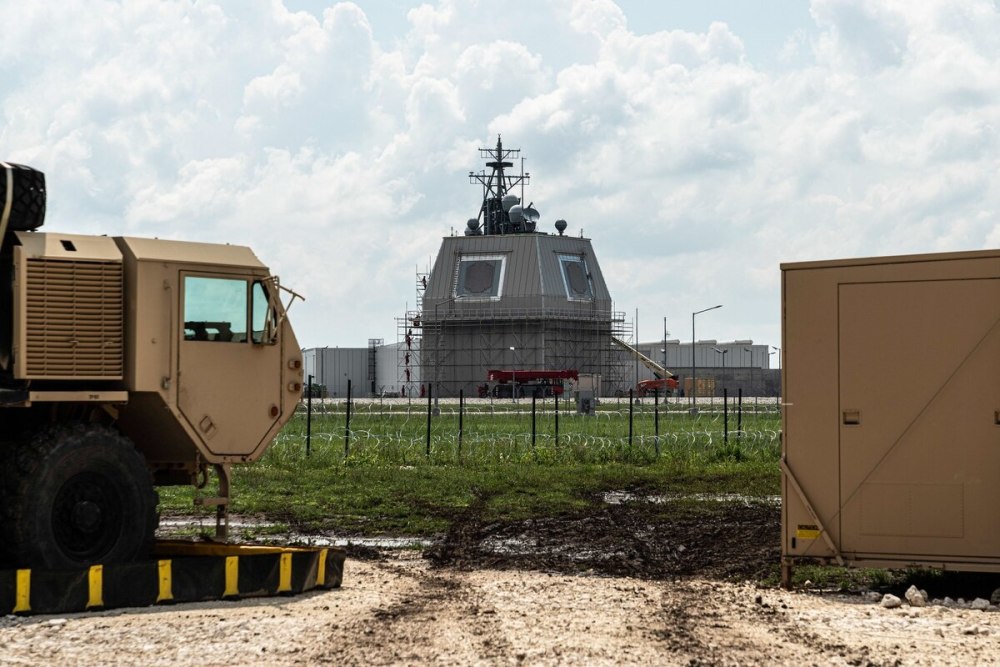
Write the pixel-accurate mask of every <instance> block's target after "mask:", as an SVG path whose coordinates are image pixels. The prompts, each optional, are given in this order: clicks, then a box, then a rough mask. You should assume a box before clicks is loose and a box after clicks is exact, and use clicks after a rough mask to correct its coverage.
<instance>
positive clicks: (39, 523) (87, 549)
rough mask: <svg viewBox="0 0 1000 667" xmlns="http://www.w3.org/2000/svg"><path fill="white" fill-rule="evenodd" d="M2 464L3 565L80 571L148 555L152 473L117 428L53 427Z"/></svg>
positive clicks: (153, 518) (153, 513)
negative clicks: (91, 566)
mask: <svg viewBox="0 0 1000 667" xmlns="http://www.w3.org/2000/svg"><path fill="white" fill-rule="evenodd" d="M3 463H4V465H3V468H2V470H0V476H2V482H3V483H2V484H0V522H2V523H0V537H2V539H3V542H2V543H0V550H2V551H3V552H4V554H3V556H4V558H3V560H5V561H9V562H11V563H13V564H15V565H19V566H27V567H47V568H52V569H75V568H80V567H86V566H88V565H93V564H95V563H123V562H128V561H133V560H137V559H141V558H144V557H146V556H147V555H148V554H149V552H150V550H151V548H152V544H153V538H154V533H155V531H156V526H157V523H158V515H157V507H156V506H157V502H158V498H157V495H156V491H155V490H154V489H153V481H152V476H151V475H150V473H149V470H148V469H147V468H146V464H145V462H144V461H143V458H142V456H141V455H140V454H139V453H138V452H137V451H136V450H135V447H134V446H133V445H132V443H131V442H130V441H129V440H128V439H127V438H125V437H123V436H122V435H121V434H119V433H118V432H117V431H116V430H114V429H113V428H110V427H107V426H101V425H96V424H72V425H65V424H63V425H58V426H50V427H47V428H44V429H42V430H41V431H40V432H38V433H37V434H36V435H35V436H34V437H33V438H31V439H30V440H29V441H28V442H23V443H21V444H20V445H19V446H14V447H11V448H10V451H9V452H8V456H7V460H6V461H5V462H3Z"/></svg>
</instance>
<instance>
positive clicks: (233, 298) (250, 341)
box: [177, 272, 281, 457]
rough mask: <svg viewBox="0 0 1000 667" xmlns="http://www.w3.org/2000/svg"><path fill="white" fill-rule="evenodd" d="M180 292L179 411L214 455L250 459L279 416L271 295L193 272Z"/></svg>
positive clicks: (253, 285)
mask: <svg viewBox="0 0 1000 667" xmlns="http://www.w3.org/2000/svg"><path fill="white" fill-rule="evenodd" d="M181 284H182V288H181V307H180V312H181V313H182V316H183V319H182V322H181V332H180V342H179V355H178V359H179V367H178V373H177V378H178V381H177V392H178V399H177V402H178V406H179V407H180V410H181V412H182V413H183V415H184V417H185V419H186V420H187V421H188V423H189V424H190V425H191V427H192V428H193V429H194V430H195V432H196V433H197V434H198V436H199V437H200V438H201V439H202V441H203V442H204V444H205V447H206V449H207V450H208V451H210V452H211V453H213V454H215V455H218V456H231V457H241V456H248V455H250V454H252V453H253V452H254V451H255V450H257V448H258V447H260V446H262V445H264V444H265V443H264V439H265V436H266V435H267V433H268V431H269V430H270V429H271V427H272V426H273V425H274V424H275V422H276V421H277V420H278V417H279V415H280V406H281V345H280V344H277V343H276V341H274V340H266V339H265V338H266V336H265V329H270V328H269V327H266V326H265V325H266V320H267V317H268V316H269V314H270V313H271V312H272V311H270V310H269V309H268V294H267V288H266V287H265V285H264V284H263V283H262V282H260V281H255V280H253V279H250V278H244V277H238V276H231V275H212V274H207V273H188V272H182V273H181ZM237 396H239V398H238V399H237V398H236V397H237Z"/></svg>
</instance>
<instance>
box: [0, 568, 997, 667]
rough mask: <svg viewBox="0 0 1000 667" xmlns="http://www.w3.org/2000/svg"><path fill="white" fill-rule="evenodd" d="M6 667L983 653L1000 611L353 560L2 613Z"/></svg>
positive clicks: (956, 661)
mask: <svg viewBox="0 0 1000 667" xmlns="http://www.w3.org/2000/svg"><path fill="white" fill-rule="evenodd" d="M0 663H2V664H5V665H67V664H74V665H88V664H102V665H177V666H184V665H198V666H199V667H201V666H208V665H227V666H229V665H234V664H252V665H258V664H259V665H311V664H320V663H334V664H347V665H360V664H365V665H388V664H393V665H396V664H403V665H407V664H411V665H415V664H441V665H468V664H482V665H499V664H515V665H516V664H531V665H563V664H567V665H570V664H590V665H619V664H668V665H673V664H676V665H700V664H706V665H707V664H711V665H716V664H719V665H747V664H768V665H775V664H778V665H780V664H787V665H802V664H825V665H826V664H829V665H838V664H843V665H849V664H850V665H858V664H861V665H865V664H874V665H894V664H901V665H963V666H964V665H973V664H978V665H985V664H1000V613H997V612H995V611H992V612H991V611H987V612H982V611H972V610H969V609H950V608H944V607H939V606H932V607H923V608H909V607H907V606H905V605H904V607H902V608H899V609H883V608H882V607H880V606H879V605H878V604H877V603H876V602H873V601H870V600H866V599H863V598H861V597H858V596H840V595H818V594H815V593H795V592H791V593H789V592H785V591H781V590H774V589H758V588H756V587H755V586H753V585H751V584H744V585H739V584H727V583H720V582H716V581H709V580H704V579H677V580H673V581H669V580H668V581H663V580H645V579H636V578H631V577H625V576H599V575H594V574H586V573H585V574H575V575H574V574H556V573H551V574H550V573H545V572H538V571H521V570H509V569H508V570H501V571H498V570H488V569H472V570H458V569H454V568H449V567H444V568H437V567H432V566H431V565H430V564H429V563H428V561H426V560H425V559H423V558H422V557H421V556H420V554H419V553H417V552H412V551H407V552H402V553H396V554H392V555H389V556H388V557H387V558H386V559H385V560H374V561H364V560H349V561H348V563H347V569H346V572H345V580H344V587H343V588H341V589H340V590H336V591H327V592H318V593H311V594H307V595H303V596H300V597H297V598H275V599H261V600H244V601H240V602H224V603H204V604H194V605H180V606H176V607H167V608H162V607H161V608H155V609H131V610H118V611H109V612H103V613H94V614H86V615H84V614H81V615H69V616H63V617H51V616H48V617H46V616H41V617H30V618H14V617H9V616H8V617H5V618H0Z"/></svg>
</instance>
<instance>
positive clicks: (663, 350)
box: [660, 317, 668, 370]
mask: <svg viewBox="0 0 1000 667" xmlns="http://www.w3.org/2000/svg"><path fill="white" fill-rule="evenodd" d="M667 333H668V332H667V318H665V317H664V318H663V349H662V350H660V352H663V370H667Z"/></svg>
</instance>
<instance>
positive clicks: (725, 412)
mask: <svg viewBox="0 0 1000 667" xmlns="http://www.w3.org/2000/svg"><path fill="white" fill-rule="evenodd" d="M722 429H723V430H722V442H723V443H725V444H727V445H728V444H729V390H728V389H727V388H726V387H723V388H722Z"/></svg>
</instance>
